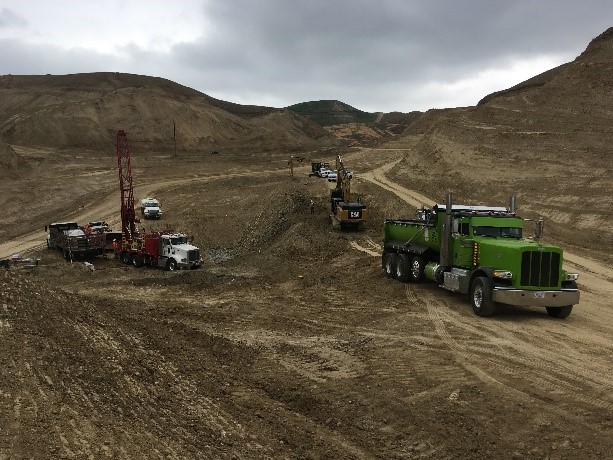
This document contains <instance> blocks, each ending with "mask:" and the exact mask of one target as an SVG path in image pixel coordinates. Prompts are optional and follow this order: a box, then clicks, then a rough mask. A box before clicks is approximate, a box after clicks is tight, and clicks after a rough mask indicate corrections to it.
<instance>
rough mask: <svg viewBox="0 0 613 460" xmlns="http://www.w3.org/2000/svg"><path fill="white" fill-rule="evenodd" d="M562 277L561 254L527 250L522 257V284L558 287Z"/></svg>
mask: <svg viewBox="0 0 613 460" xmlns="http://www.w3.org/2000/svg"><path fill="white" fill-rule="evenodd" d="M559 279H560V254H558V253H557V252H541V251H525V252H524V253H523V254H522V258H521V285H522V286H533V287H556V286H558V282H559Z"/></svg>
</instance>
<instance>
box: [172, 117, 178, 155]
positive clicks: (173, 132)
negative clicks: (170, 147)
mask: <svg viewBox="0 0 613 460" xmlns="http://www.w3.org/2000/svg"><path fill="white" fill-rule="evenodd" d="M172 138H173V140H174V144H175V157H176V156H177V123H176V122H175V121H174V120H172Z"/></svg>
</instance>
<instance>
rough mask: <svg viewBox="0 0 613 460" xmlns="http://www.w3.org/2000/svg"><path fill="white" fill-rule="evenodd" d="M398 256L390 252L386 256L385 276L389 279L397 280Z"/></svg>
mask: <svg viewBox="0 0 613 460" xmlns="http://www.w3.org/2000/svg"><path fill="white" fill-rule="evenodd" d="M397 257H398V256H397V255H396V253H395V252H388V253H387V254H386V255H385V275H386V276H387V277H388V278H392V279H393V278H396V259H397Z"/></svg>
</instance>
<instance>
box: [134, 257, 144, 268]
mask: <svg viewBox="0 0 613 460" xmlns="http://www.w3.org/2000/svg"><path fill="white" fill-rule="evenodd" d="M132 265H134V266H135V267H136V268H140V267H142V266H143V259H141V258H140V257H139V255H138V254H133V255H132Z"/></svg>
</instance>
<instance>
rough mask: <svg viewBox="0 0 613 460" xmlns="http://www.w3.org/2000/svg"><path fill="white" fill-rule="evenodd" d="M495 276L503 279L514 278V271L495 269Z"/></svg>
mask: <svg viewBox="0 0 613 460" xmlns="http://www.w3.org/2000/svg"><path fill="white" fill-rule="evenodd" d="M493 276H494V278H500V279H502V280H510V279H513V273H512V272H510V271H507V270H494V273H493Z"/></svg>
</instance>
